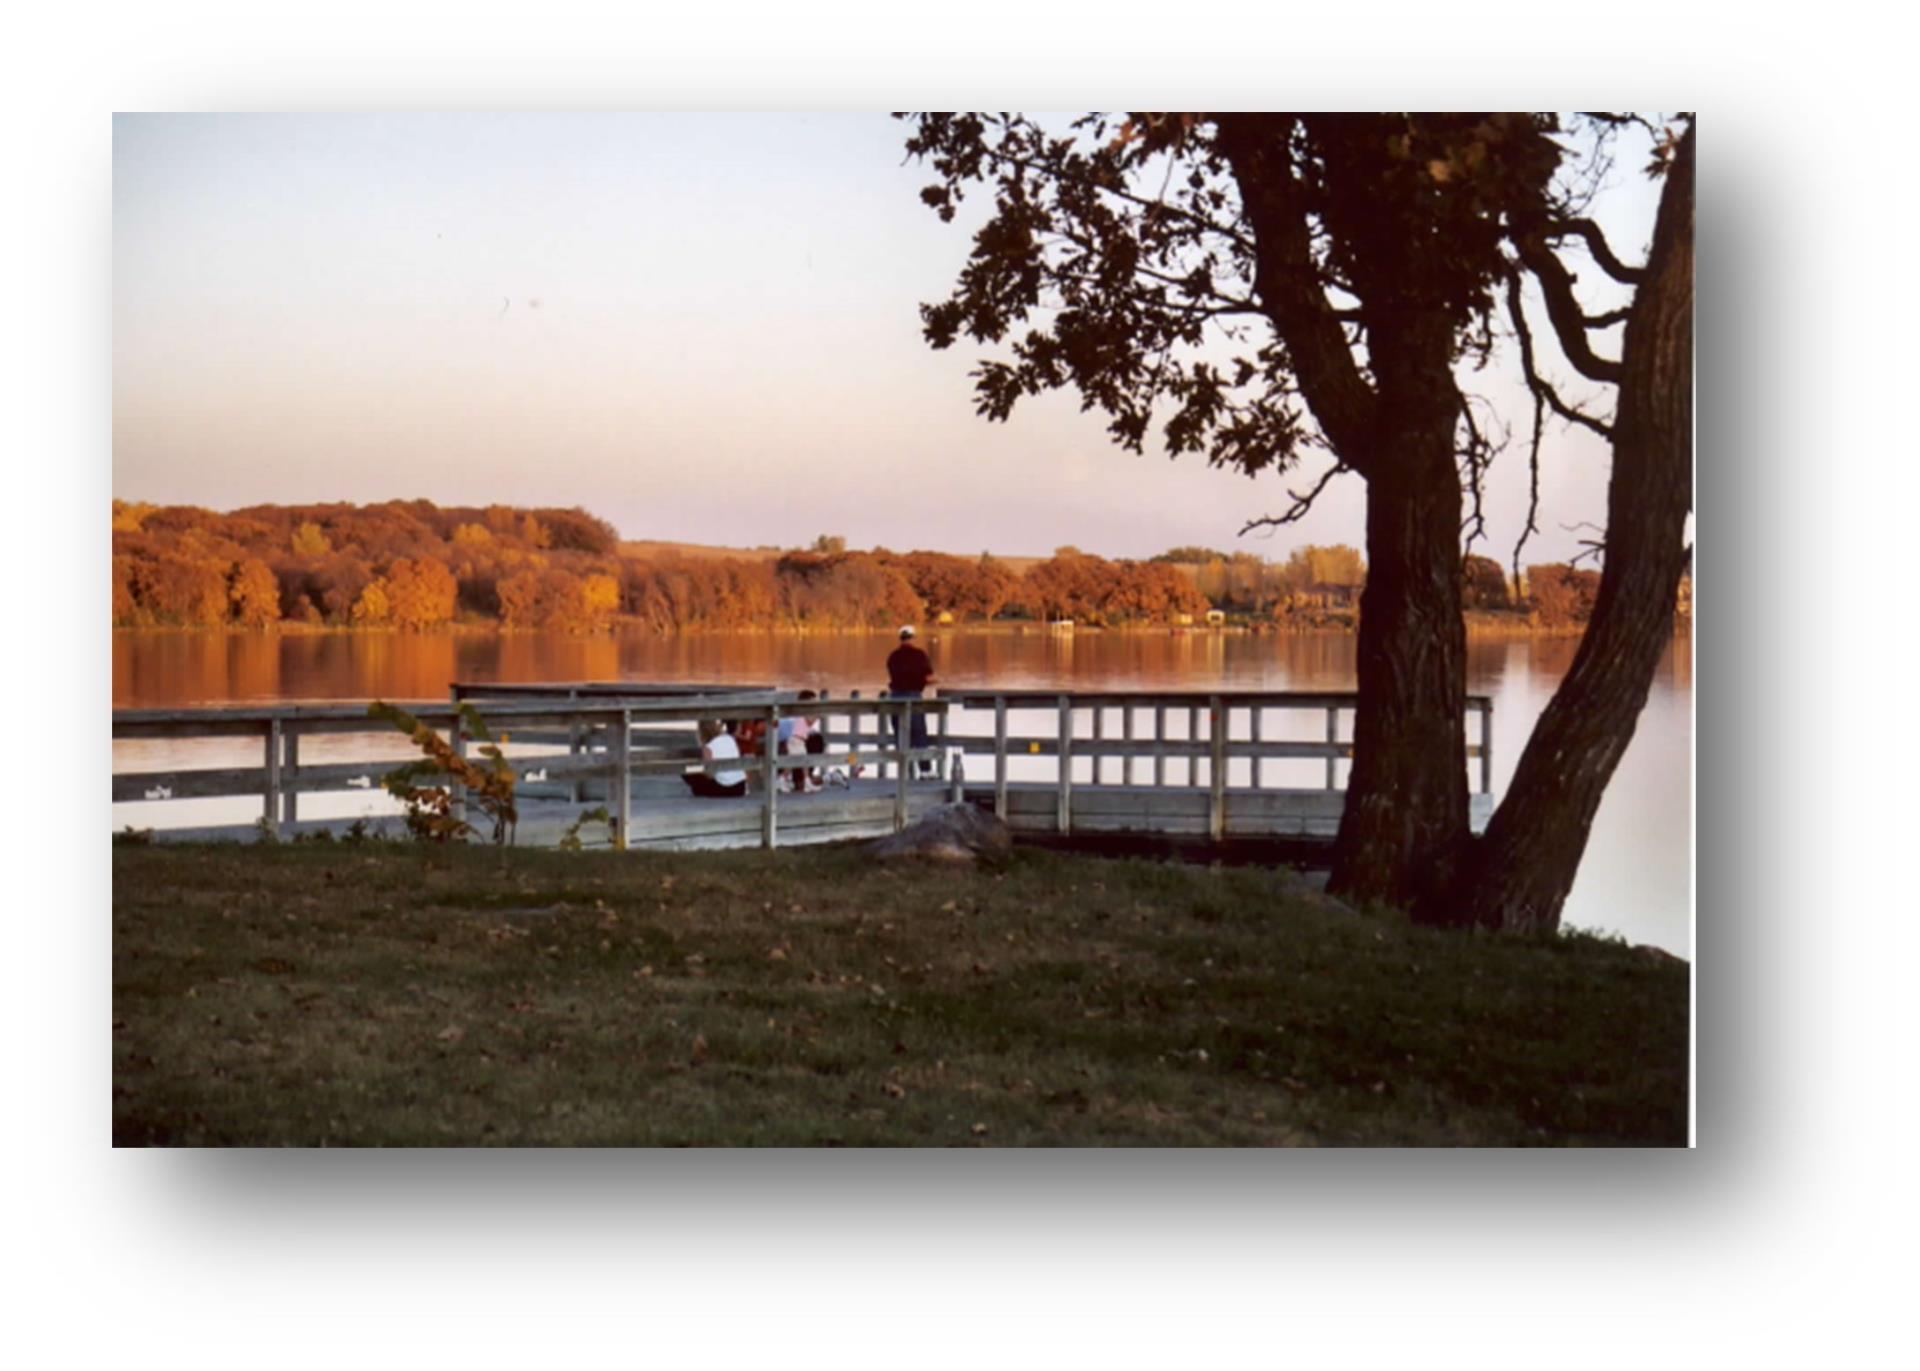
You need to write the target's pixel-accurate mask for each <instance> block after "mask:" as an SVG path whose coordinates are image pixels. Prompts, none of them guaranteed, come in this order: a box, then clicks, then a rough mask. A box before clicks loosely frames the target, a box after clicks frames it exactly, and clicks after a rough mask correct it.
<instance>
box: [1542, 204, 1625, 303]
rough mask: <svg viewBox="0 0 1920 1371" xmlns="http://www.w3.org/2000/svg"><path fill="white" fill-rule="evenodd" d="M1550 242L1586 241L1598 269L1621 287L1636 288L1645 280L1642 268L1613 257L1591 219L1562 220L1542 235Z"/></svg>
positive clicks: (1609, 246)
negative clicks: (1573, 239)
mask: <svg viewBox="0 0 1920 1371" xmlns="http://www.w3.org/2000/svg"><path fill="white" fill-rule="evenodd" d="M1542 236H1543V237H1544V238H1545V239H1546V240H1547V241H1549V242H1551V241H1553V240H1555V239H1558V238H1572V237H1579V238H1584V239H1586V240H1587V251H1588V252H1590V253H1592V254H1593V260H1594V261H1596V262H1598V263H1599V264H1600V269H1601V270H1602V271H1604V272H1606V273H1607V275H1609V276H1611V277H1612V278H1613V279H1614V280H1616V281H1618V282H1620V283H1621V284H1622V285H1627V286H1637V285H1639V284H1640V282H1641V281H1643V280H1645V279H1646V275H1647V273H1646V269H1645V268H1644V267H1630V266H1628V265H1627V264H1626V263H1625V262H1623V261H1621V260H1620V259H1619V258H1618V257H1616V256H1615V255H1614V252H1613V245H1612V244H1610V243H1608V242H1607V235H1606V234H1604V233H1602V232H1601V231H1600V226H1599V225H1598V224H1596V223H1594V222H1593V220H1591V219H1562V220H1559V221H1558V222H1557V223H1555V224H1554V225H1553V226H1552V227H1551V228H1549V229H1548V230H1547V231H1546V233H1545V234H1543V235H1542Z"/></svg>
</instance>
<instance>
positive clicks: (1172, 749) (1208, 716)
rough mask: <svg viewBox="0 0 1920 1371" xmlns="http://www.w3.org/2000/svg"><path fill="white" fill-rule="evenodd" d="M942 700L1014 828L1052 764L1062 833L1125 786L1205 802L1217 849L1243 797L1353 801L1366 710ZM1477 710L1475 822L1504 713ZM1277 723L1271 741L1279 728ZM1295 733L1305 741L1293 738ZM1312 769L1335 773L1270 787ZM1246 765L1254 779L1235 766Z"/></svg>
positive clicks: (1316, 701) (1155, 694) (1095, 698)
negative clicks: (1032, 762)
mask: <svg viewBox="0 0 1920 1371" xmlns="http://www.w3.org/2000/svg"><path fill="white" fill-rule="evenodd" d="M940 698H941V699H942V700H944V701H946V702H947V703H948V704H951V705H953V706H955V709H954V712H953V713H952V714H950V715H949V716H948V720H947V721H945V726H946V728H947V729H948V730H949V731H948V732H946V733H945V734H944V735H943V737H944V741H945V743H946V745H947V747H948V748H949V749H950V750H952V751H954V752H956V753H959V754H961V755H963V756H965V757H968V758H973V757H983V758H990V759H991V766H990V767H989V766H980V767H973V766H969V767H968V768H967V774H968V776H969V777H970V778H972V779H973V784H974V788H975V789H976V791H978V790H979V789H981V788H983V787H985V786H987V785H990V786H991V788H992V798H993V809H994V813H995V814H997V815H998V816H999V817H1000V818H1002V819H1003V820H1011V819H1012V817H1013V812H1012V807H1011V805H1010V790H1011V788H1012V787H1013V786H1014V785H1015V784H1016V783H1015V782H1013V780H1012V778H1011V774H1010V773H1011V771H1012V764H1013V763H1014V762H1015V761H1016V760H1018V759H1022V758H1051V759H1053V763H1054V764H1053V766H1052V768H1051V771H1052V776H1051V785H1052V787H1053V797H1052V798H1053V806H1052V808H1053V815H1052V825H1051V826H1052V827H1055V828H1057V830H1058V831H1059V832H1061V833H1066V832H1070V831H1072V830H1073V829H1074V828H1075V824H1074V798H1075V792H1076V789H1077V788H1078V789H1081V790H1084V789H1085V788H1087V787H1089V786H1092V787H1102V786H1105V787H1113V786H1116V785H1117V786H1119V787H1122V788H1125V789H1129V790H1132V789H1139V790H1142V791H1145V792H1147V793H1146V795H1144V796H1142V797H1140V804H1141V806H1143V807H1151V794H1152V792H1154V791H1166V790H1182V791H1185V792H1187V793H1189V794H1191V793H1192V792H1194V791H1196V790H1203V791H1204V792H1205V793H1206V795H1207V806H1206V815H1205V832H1206V834H1207V836H1209V837H1211V838H1212V839H1214V840H1216V841H1217V840H1219V839H1220V838H1222V837H1224V836H1226V834H1227V832H1228V828H1229V822H1228V821H1229V805H1230V798H1231V796H1232V795H1235V794H1247V793H1251V794H1254V795H1269V796H1275V795H1293V796H1301V795H1302V794H1303V792H1309V796H1308V798H1310V796H1311V794H1317V795H1319V796H1322V797H1344V789H1343V788H1342V786H1341V785H1340V781H1341V776H1340V770H1339V768H1340V764H1341V763H1342V762H1350V761H1351V760H1352V757H1353V742H1352V718H1353V711H1354V708H1355V706H1356V705H1357V704H1358V702H1359V697H1358V696H1357V695H1354V694H1350V693H1325V692H1301V691H1084V690H1082V691H1071V692H1067V691H1052V690H945V691H942V692H941V693H940ZM1466 704H1467V712H1468V713H1469V714H1473V715H1477V716H1478V727H1477V729H1475V730H1474V736H1472V737H1470V738H1469V740H1468V741H1467V743H1466V747H1465V751H1466V756H1467V757H1468V759H1470V761H1472V762H1473V763H1476V764H1477V765H1476V767H1475V770H1476V771H1477V776H1475V777H1473V778H1472V779H1473V780H1475V781H1477V789H1476V790H1475V791H1474V792H1473V793H1472V795H1471V802H1472V808H1473V810H1474V811H1475V813H1476V814H1477V815H1481V816H1484V814H1485V812H1487V811H1490V809H1491V803H1492V802H1491V797H1492V791H1493V741H1492V740H1493V701H1492V699H1491V698H1490V697H1488V696H1485V695H1470V696H1468V697H1467V700H1466ZM1016 710H1019V711H1036V710H1037V711H1041V715H1042V720H1043V722H1042V723H1041V724H1040V725H1039V726H1038V727H1037V728H1036V727H1034V726H1033V725H1031V724H1029V725H1028V731H1026V732H1017V731H1015V730H1014V728H1013V727H1012V726H1011V724H1010V716H1011V715H1012V713H1013V712H1014V711H1016ZM981 715H986V716H988V717H989V718H990V721H991V730H990V732H988V733H986V734H985V735H984V736H983V735H982V734H981V733H980V732H978V731H976V730H975V729H974V728H973V727H971V725H972V724H973V723H974V721H975V720H976V719H977V718H978V717H979V716H981ZM1276 715H1277V716H1278V717H1276V718H1273V723H1274V725H1275V727H1274V728H1273V730H1272V731H1271V732H1269V730H1268V728H1267V723H1268V720H1269V717H1270V716H1276ZM1302 715H1307V716H1311V717H1313V718H1314V719H1315V720H1316V721H1317V722H1316V723H1314V724H1313V725H1311V726H1310V727H1309V728H1308V729H1307V730H1304V731H1308V732H1313V733H1315V734H1317V735H1318V736H1315V737H1312V738H1305V737H1301V736H1298V735H1299V734H1300V733H1301V732H1302V731H1303V730H1302V729H1301V728H1300V726H1299V725H1300V720H1301V716H1302ZM1083 720H1084V724H1083V722H1082V721H1083ZM1170 721H1172V723H1173V724H1174V725H1175V726H1174V727H1172V728H1170V727H1169V722H1170ZM1343 724H1344V726H1345V727H1344V736H1343ZM1288 733H1292V734H1294V735H1295V736H1291V737H1289V736H1285V735H1286V734H1288ZM1302 760H1307V761H1319V762H1322V763H1323V764H1324V765H1323V768H1322V769H1321V770H1320V771H1319V773H1318V779H1319V781H1320V784H1319V785H1318V786H1311V787H1303V786H1300V785H1298V784H1296V785H1292V786H1270V785H1268V784H1267V783H1266V776H1267V774H1268V773H1269V771H1270V770H1273V769H1275V768H1272V767H1271V764H1273V763H1279V762H1299V761H1302ZM1082 761H1084V762H1085V764H1086V770H1087V773H1088V774H1087V777H1086V779H1085V780H1084V781H1082V780H1079V779H1077V778H1076V776H1075V763H1076V762H1082ZM1240 761H1244V762H1245V763H1246V765H1245V767H1244V768H1239V767H1236V766H1235V763H1236V762H1240ZM1029 769H1030V770H1031V769H1033V768H1031V767H1030V768H1029ZM1041 769H1042V770H1044V769H1045V768H1044V767H1043V768H1041ZM1235 771H1243V774H1244V775H1245V777H1246V782H1245V783H1244V784H1242V785H1230V784H1229V781H1230V775H1231V774H1232V773H1233V772H1235ZM1108 772H1111V773H1113V774H1112V779H1108V778H1107V773H1108ZM989 778H990V779H989ZM1042 783H1044V782H1042ZM1035 785H1036V782H1034V781H1031V780H1029V781H1028V782H1026V783H1024V785H1022V786H1021V787H1020V788H1021V789H1024V790H1026V791H1029V792H1031V791H1032V790H1033V789H1034V787H1035ZM1163 808H1164V806H1163ZM1269 808H1271V806H1269ZM1307 808H1310V809H1311V810H1312V812H1313V813H1314V814H1316V815H1318V816H1319V817H1320V819H1321V821H1322V822H1323V823H1324V819H1325V813H1326V812H1328V811H1331V812H1332V813H1334V814H1335V815H1337V812H1338V804H1337V802H1333V801H1321V802H1319V803H1317V804H1314V805H1311V806H1308V807H1307ZM1142 812H1143V813H1144V812H1145V808H1143V811H1142Z"/></svg>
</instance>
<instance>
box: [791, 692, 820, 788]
mask: <svg viewBox="0 0 1920 1371" xmlns="http://www.w3.org/2000/svg"><path fill="white" fill-rule="evenodd" d="M800 698H801V699H802V700H812V699H814V698H816V697H815V695H814V693H813V692H812V691H811V690H803V691H801V692H800ZM826 747H827V740H826V736H825V734H823V733H822V732H821V730H820V720H819V719H817V718H815V717H814V716H813V715H811V714H799V715H795V716H794V717H793V718H791V719H782V720H781V721H780V752H781V754H782V755H783V756H788V757H801V756H805V755H806V754H807V753H809V752H824V751H825V750H826ZM787 774H788V775H789V776H791V777H793V788H794V789H795V790H799V791H808V790H819V789H821V787H822V784H823V783H822V781H821V779H820V773H819V772H818V771H817V770H806V771H791V772H788V773H787Z"/></svg>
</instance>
